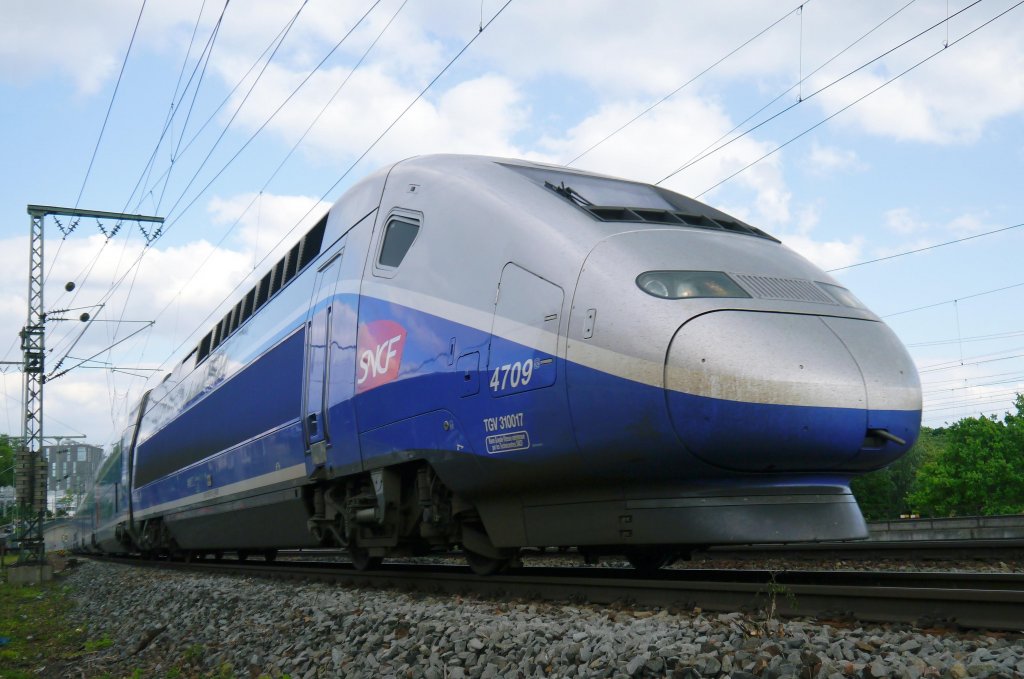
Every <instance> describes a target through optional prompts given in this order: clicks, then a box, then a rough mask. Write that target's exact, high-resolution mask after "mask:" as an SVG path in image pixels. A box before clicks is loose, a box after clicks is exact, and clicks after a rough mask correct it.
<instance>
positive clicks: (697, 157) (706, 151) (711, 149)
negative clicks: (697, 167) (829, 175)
mask: <svg viewBox="0 0 1024 679" xmlns="http://www.w3.org/2000/svg"><path fill="white" fill-rule="evenodd" d="M980 1H981V0H977V2H980ZM915 2H917V0H909V2H907V3H906V4H905V5H903V6H902V7H900V8H899V9H897V10H896V11H895V12H893V13H892V14H890V15H889V16H887V17H886V18H884V19H882V21H880V22H878V23H877V24H875V25H874V26H873V27H872V28H871V29H869V30H868V31H866V32H865V33H863V34H861V36H860V37H858V38H857V39H856V40H854V41H853V42H851V43H850V44H848V45H847V46H846V47H844V48H843V49H841V50H839V51H838V52H836V53H835V54H833V55H832V56H831V57H829V58H828V59H826V60H825V61H823V62H822V63H821V64H819V65H818V67H817V68H816V69H814V70H813V71H811V72H810V73H808V74H807V75H805V76H803V77H802V78H801V79H800V80H799V81H798V82H797V83H796V84H794V85H790V86H789V87H787V88H786V89H784V90H782V91H781V92H779V93H778V94H777V95H775V97H774V98H772V99H771V100H770V101H768V103H766V104H764V105H763V106H761V107H760V108H759V109H757V110H756V111H754V112H753V113H751V114H749V115H748V116H747V117H746V118H744V119H743V120H741V121H740V122H738V123H736V124H735V125H734V126H733V127H732V128H731V129H730V130H729V131H727V132H725V133H724V134H722V135H721V136H720V137H718V139H716V140H714V141H713V142H711V143H710V144H708V145H707V146H705V147H704V148H702V149H701V150H700V151H698V152H697V153H695V154H694V155H693V156H691V157H690V158H689V160H687V161H686V162H685V163H683V164H682V165H680V166H679V167H677V168H676V169H675V170H674V171H673V172H672V174H671V175H669V176H673V175H675V174H678V173H680V172H682V171H683V170H685V169H687V168H689V167H690V166H692V165H694V164H695V163H697V162H699V161H701V160H703V159H704V158H705V157H707V156H709V155H711V154H713V153H716V152H718V151H720V150H721V149H723V148H725V147H726V146H728V145H729V144H731V143H732V142H734V141H737V140H738V139H741V138H743V137H744V136H746V135H748V134H750V133H751V132H753V131H754V130H756V129H757V128H759V127H761V126H762V125H765V124H767V123H769V122H771V121H772V120H775V119H776V118H778V117H779V116H781V115H783V114H785V113H786V112H788V111H790V110H792V109H794V108H796V107H797V106H799V105H800V104H802V103H803V102H804V96H803V91H802V90H801V92H800V97H799V99H798V100H797V101H795V102H793V103H792V104H790V105H788V106H786V107H785V108H783V109H782V110H781V111H778V112H777V113H775V114H773V115H772V116H771V117H770V118H768V119H767V120H764V121H762V122H760V123H758V124H757V125H755V126H754V127H751V128H750V129H748V130H746V131H744V132H743V133H742V134H740V135H738V136H736V137H735V138H733V139H730V140H729V141H728V142H726V143H725V144H722V145H721V146H718V144H720V143H721V142H722V140H724V139H727V138H728V137H729V136H730V135H731V134H732V133H733V132H735V131H736V130H739V129H740V128H742V127H743V126H744V125H746V124H747V123H749V122H750V121H751V120H753V119H754V118H756V117H757V116H759V115H761V114H762V113H763V112H764V111H766V110H767V109H768V108H770V107H771V106H772V105H773V104H775V103H776V102H778V101H779V100H780V99H782V98H783V97H785V96H786V95H787V94H789V93H790V92H792V91H793V88H795V87H798V86H802V85H803V82H804V81H806V80H808V79H810V78H811V77H812V76H814V75H816V74H817V73H818V72H819V71H821V70H822V69H824V68H825V67H826V66H828V65H829V64H831V63H832V62H833V61H835V60H836V59H838V58H839V57H841V56H842V55H844V54H846V52H848V51H850V50H851V49H853V48H854V47H855V46H857V45H858V44H860V43H861V42H862V41H863V40H865V39H867V37H868V36H870V35H871V34H872V33H874V32H875V31H877V30H878V29H879V28H881V27H882V26H884V25H885V24H887V23H889V22H890V21H892V20H893V19H894V18H895V17H896V16H897V15H899V14H901V13H902V12H903V11H904V10H905V9H907V8H908V7H910V6H911V5H912V4H914V3H915ZM965 9H966V8H965ZM929 30H930V29H929ZM925 32H927V31H925ZM919 35H920V34H919ZM916 37H917V36H914V37H911V38H910V39H908V40H906V41H904V43H902V44H900V45H897V46H896V47H895V48H893V49H899V47H901V46H902V45H903V44H906V43H908V42H910V41H912V40H914V39H915V38H916ZM891 51H892V50H889V52H891ZM885 54H888V52H886V53H885ZM885 54H882V55H881V56H879V57H876V58H875V59H873V60H872V61H871V62H868V63H869V64H870V63H873V62H874V61H876V60H877V59H879V58H882V57H884V56H885ZM862 68H863V66H862ZM665 179H668V177H666V178H665ZM665 179H663V180H662V181H665Z"/></svg>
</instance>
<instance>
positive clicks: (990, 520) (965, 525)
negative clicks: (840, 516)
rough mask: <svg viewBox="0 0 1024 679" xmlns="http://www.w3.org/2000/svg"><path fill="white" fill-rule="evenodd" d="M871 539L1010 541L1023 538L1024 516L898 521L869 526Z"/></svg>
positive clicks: (878, 540)
mask: <svg viewBox="0 0 1024 679" xmlns="http://www.w3.org/2000/svg"><path fill="white" fill-rule="evenodd" d="M868 531H869V532H870V533H871V537H870V539H871V540H872V541H876V542H887V541H894V540H900V541H904V540H1007V539H1017V540H1020V539H1024V515H1022V514H1014V515H1010V516H968V517H954V518H950V519H899V520H897V521H879V522H877V523H869V524H868Z"/></svg>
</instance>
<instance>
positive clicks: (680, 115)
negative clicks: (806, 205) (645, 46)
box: [538, 96, 791, 227]
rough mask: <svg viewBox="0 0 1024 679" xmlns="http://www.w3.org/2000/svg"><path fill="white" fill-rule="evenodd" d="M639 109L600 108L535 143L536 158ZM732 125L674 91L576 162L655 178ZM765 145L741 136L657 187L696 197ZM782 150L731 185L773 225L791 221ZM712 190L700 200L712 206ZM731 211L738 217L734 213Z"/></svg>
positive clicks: (599, 133) (565, 148)
mask: <svg viewBox="0 0 1024 679" xmlns="http://www.w3.org/2000/svg"><path fill="white" fill-rule="evenodd" d="M641 110H643V107H642V105H641V104H640V103H639V102H632V103H614V104H607V105H605V106H602V107H601V108H600V109H599V110H598V111H596V112H595V113H594V114H592V115H590V116H588V117H587V118H585V119H584V120H583V121H581V122H580V123H579V124H578V125H577V126H575V127H574V128H572V129H570V130H569V131H568V132H567V134H566V135H565V137H562V138H551V137H547V138H544V139H542V140H541V141H540V143H539V149H540V150H541V151H542V153H541V154H538V155H540V156H541V159H545V158H554V159H560V161H561V162H565V161H567V160H569V159H571V158H573V157H574V156H576V155H578V154H579V153H580V152H581V151H583V150H585V149H586V148H588V147H590V146H591V145H592V144H594V143H595V142H596V141H599V140H600V139H602V138H603V137H604V136H605V135H607V134H608V132H609V131H610V130H614V129H616V128H617V127H619V126H621V125H622V123H623V122H625V121H627V120H630V119H631V118H633V117H634V116H635V115H636V114H637V113H638V112H639V111H641ZM732 127H733V123H732V121H731V120H730V119H729V117H728V115H727V114H726V113H725V112H724V111H723V110H722V108H721V107H720V106H718V105H717V104H715V103H713V102H709V101H707V100H705V99H701V98H699V97H696V96H680V97H677V98H675V99H673V100H671V101H669V102H666V103H665V104H664V105H663V106H660V107H658V108H657V109H654V110H653V111H651V112H650V113H649V114H647V115H645V116H643V117H642V118H640V119H639V120H637V122H636V123H634V124H633V125H631V126H630V127H628V128H626V129H625V130H623V131H622V133H620V134H618V135H616V136H615V137H613V138H612V139H610V140H609V141H608V142H607V143H605V144H603V145H601V146H599V147H597V148H596V149H594V150H593V151H591V152H590V153H588V154H587V155H585V156H583V157H582V158H581V159H580V160H579V161H578V162H577V163H576V166H577V167H580V168H581V169H586V170H592V171H596V172H603V173H606V174H610V175H616V176H620V177H624V178H627V179H634V180H640V181H649V182H657V181H659V180H661V179H662V178H663V177H665V176H666V175H669V174H670V173H672V172H674V171H675V170H676V169H678V168H680V167H681V166H683V165H685V164H687V162H688V161H689V160H690V159H692V158H695V157H697V156H699V155H700V154H701V152H702V151H703V150H704V148H705V147H706V145H707V140H709V139H717V138H719V137H721V136H722V135H723V134H724V133H725V132H727V131H728V130H730V129H731V128H732ZM770 147H771V145H770V144H768V143H766V142H759V141H757V140H756V139H753V138H751V137H744V138H743V139H740V140H738V141H736V142H734V143H732V144H730V145H728V146H723V147H722V148H721V150H720V151H718V152H716V153H710V154H707V155H706V157H703V158H702V159H701V160H699V161H698V162H695V163H693V164H692V165H690V166H689V167H687V168H686V169H684V170H682V171H680V172H679V173H677V174H674V175H673V176H672V177H671V178H669V179H667V180H666V181H665V182H664V183H663V184H662V185H663V186H665V188H669V189H672V190H674V191H678V192H680V193H683V194H685V195H689V196H697V195H698V194H701V193H702V192H705V191H706V190H707V189H709V188H710V187H712V186H714V185H715V184H717V183H718V182H719V181H721V180H722V179H723V178H725V177H728V176H729V175H731V174H733V173H734V172H736V171H737V170H740V169H742V168H744V167H746V166H747V165H748V164H749V163H751V162H752V161H754V160H756V159H758V158H760V157H761V156H762V155H764V154H765V152H766V151H767V150H769V148H770ZM780 158H781V156H780V155H778V154H776V155H774V156H771V157H769V158H767V159H766V160H764V161H762V162H760V163H758V164H756V165H754V166H753V167H751V168H749V169H748V170H746V171H745V172H741V173H740V174H739V175H737V176H736V178H735V180H733V182H732V185H733V186H738V187H740V188H741V190H742V191H744V192H749V193H750V194H751V195H752V198H750V202H751V203H752V204H753V205H754V207H755V214H754V215H752V216H750V219H753V220H754V221H755V222H756V223H759V224H762V225H765V226H768V227H770V226H772V225H775V224H779V223H783V222H785V221H787V220H788V219H789V201H790V198H791V196H790V192H789V191H788V190H787V188H786V186H785V183H784V181H783V179H782V172H781V169H780V163H781V160H780ZM714 195H715V192H714V191H712V192H710V193H708V195H706V196H704V197H703V198H702V200H704V201H706V202H709V203H712V204H714V202H715V200H714ZM737 216H744V217H745V216H746V215H740V214H739V212H737Z"/></svg>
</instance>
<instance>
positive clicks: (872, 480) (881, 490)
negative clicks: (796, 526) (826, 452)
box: [850, 427, 945, 521]
mask: <svg viewBox="0 0 1024 679" xmlns="http://www.w3.org/2000/svg"><path fill="white" fill-rule="evenodd" d="M944 441H945V430H944V429H930V428H928V427H922V428H921V434H920V436H918V439H917V443H915V444H914V447H913V448H911V449H910V451H908V452H907V454H906V455H904V456H903V457H901V458H900V459H899V460H897V461H896V462H894V463H892V464H891V465H889V466H888V467H886V468H885V469H879V470H878V471H874V472H871V473H870V474H865V475H864V476H861V477H858V478H856V479H854V480H853V481H852V482H851V483H850V489H851V490H852V491H853V494H854V496H855V497H856V498H857V503H858V504H859V505H860V509H861V511H862V512H863V513H864V518H866V519H867V520H868V521H888V520H890V519H898V518H900V516H902V515H904V514H909V513H911V512H912V510H913V507H912V506H911V504H910V502H909V500H908V497H907V496H908V495H909V494H910V492H911V490H912V488H913V487H914V483H915V481H916V478H917V473H918V470H919V469H920V467H921V465H922V464H923V463H924V462H925V461H926V460H929V459H931V458H932V457H934V456H935V455H937V454H938V453H939V451H940V450H941V449H942V446H943V445H944Z"/></svg>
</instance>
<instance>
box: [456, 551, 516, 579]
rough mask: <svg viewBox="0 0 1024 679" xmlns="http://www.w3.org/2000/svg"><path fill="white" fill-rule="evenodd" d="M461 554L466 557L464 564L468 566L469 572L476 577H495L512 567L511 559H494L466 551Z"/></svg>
mask: <svg viewBox="0 0 1024 679" xmlns="http://www.w3.org/2000/svg"><path fill="white" fill-rule="evenodd" d="M463 554H465V555H466V563H468V564H469V570H471V571H473V572H474V573H475V574H477V575H495V574H497V573H501V572H503V571H506V570H508V567H509V566H510V565H512V559H511V558H498V559H496V558H494V557H490V556H484V555H483V554H477V553H476V552H471V551H469V550H468V549H465V550H463Z"/></svg>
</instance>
